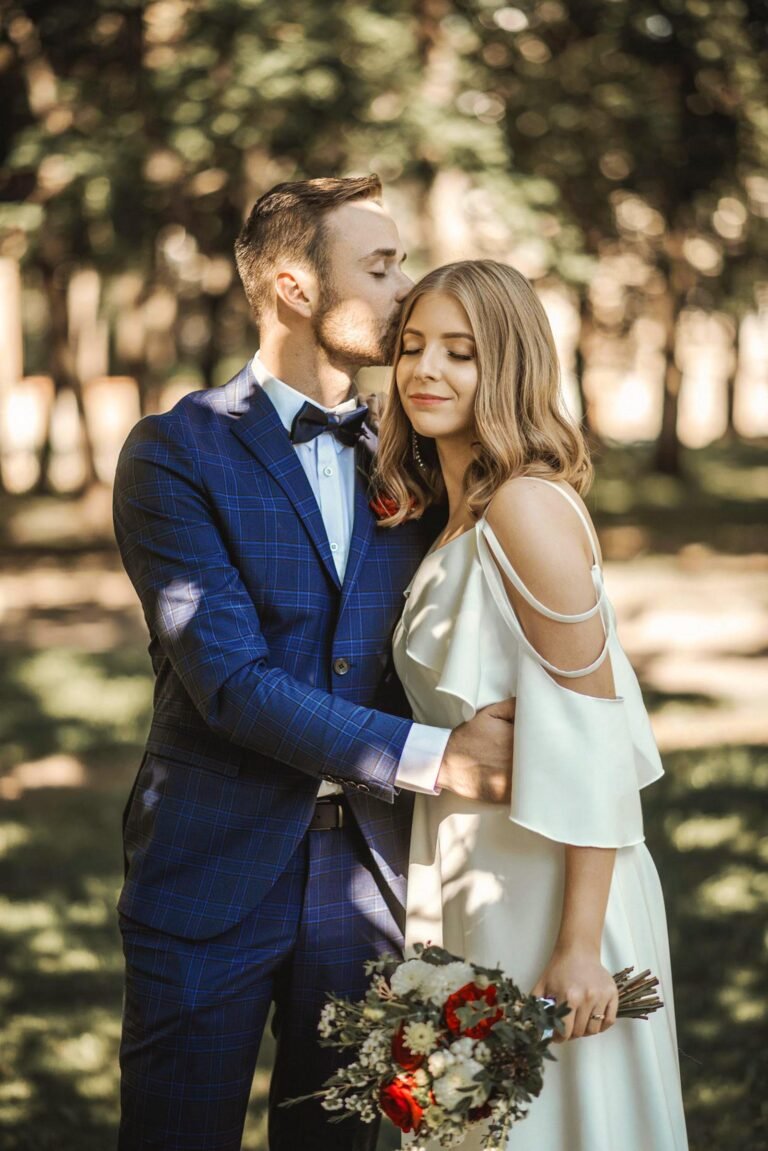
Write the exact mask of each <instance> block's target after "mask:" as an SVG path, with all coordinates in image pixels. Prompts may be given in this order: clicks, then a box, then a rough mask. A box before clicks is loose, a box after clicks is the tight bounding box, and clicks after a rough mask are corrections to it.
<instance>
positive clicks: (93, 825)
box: [0, 445, 768, 1151]
mask: <svg viewBox="0 0 768 1151" xmlns="http://www.w3.org/2000/svg"><path fill="white" fill-rule="evenodd" d="M642 463H643V453H642V452H640V453H635V454H633V453H630V452H626V451H625V452H620V453H619V452H611V453H608V455H607V456H606V457H605V458H604V459H603V460H602V461H601V463H600V470H599V482H598V484H597V487H596V491H595V495H594V498H593V500H592V503H593V506H595V507H596V509H597V518H598V523H599V526H600V529H601V534H602V536H603V539H604V541H605V544H606V548H605V550H606V552H607V553H608V554H609V555H612V556H613V557H614V558H619V559H621V558H625V559H628V560H630V561H631V560H632V559H633V558H634V557H637V556H641V555H644V554H652V555H653V556H654V557H662V558H661V559H660V560H659V562H660V563H663V564H665V565H667V566H668V567H669V568H670V569H671V568H672V567H673V566H674V565H675V564H676V563H677V557H678V555H679V553H680V551H681V549H691V548H693V549H704V550H705V551H707V552H711V554H712V556H713V562H715V561H717V562H722V563H723V565H724V571H725V572H726V575H727V572H728V571H729V570H730V569H729V567H728V565H729V564H730V563H732V561H731V559H730V557H733V556H742V557H746V556H747V555H749V556H751V557H754V554H755V552H758V551H761V550H763V548H764V546H765V544H766V543H767V542H768V540H766V524H765V517H764V509H762V508H761V507H760V498H761V497H762V496H764V495H765V494H767V493H768V467H766V453H765V451H764V450H763V449H762V448H758V447H755V446H745V445H740V446H739V445H737V446H736V447H732V448H725V447H723V448H715V449H711V450H709V451H708V452H707V453H689V454H688V456H687V457H686V461H685V465H686V468H687V471H688V475H689V482H688V485H687V486H684V485H681V484H679V483H678V482H676V481H669V480H661V481H660V480H659V479H658V477H655V478H654V477H645V476H644V475H643V472H642ZM91 510H92V509H91ZM78 515H79V513H78V507H77V505H76V504H74V503H73V502H72V501H69V502H66V503H62V502H61V501H55V500H53V501H51V500H47V501H46V500H42V499H36V500H34V501H31V502H29V501H23V500H20V499H9V498H8V497H6V499H5V500H4V501H2V502H1V503H0V540H2V541H3V542H4V544H5V545H6V546H5V549H4V552H5V555H6V556H7V557H8V558H6V559H4V560H3V561H2V563H0V610H2V596H3V589H4V588H5V589H6V590H7V589H8V588H9V587H12V588H13V593H14V600H15V602H14V600H11V599H10V597H9V596H6V603H5V616H4V618H2V623H3V626H4V628H5V630H6V640H7V642H6V647H5V652H4V659H3V661H2V664H0V796H3V797H4V798H2V799H0V892H2V893H3V894H2V896H1V897H0V1012H1V1013H2V1021H1V1022H0V1147H2V1148H3V1151H27V1149H28V1151H33V1149H34V1151H45V1149H47V1148H57V1149H58V1148H67V1149H68V1148H73V1149H76V1151H104V1148H106V1147H109V1146H112V1145H114V1138H115V1126H116V1121H117V1062H116V1053H117V1044H118V1039H119V1019H120V1005H121V954H120V942H119V936H118V933H117V929H116V924H115V915H114V903H115V900H116V896H117V891H118V888H119V884H120V880H121V868H122V860H121V855H120V842H119V839H120V837H119V827H120V816H121V811H122V807H123V804H124V802H125V798H126V796H127V793H128V788H129V786H130V781H131V778H132V775H133V772H134V771H135V767H136V765H137V763H138V761H139V758H140V754H141V742H142V739H143V736H144V733H145V731H146V728H147V722H148V717H149V709H150V706H151V680H150V676H149V664H148V659H147V656H146V651H145V640H144V635H143V627H142V624H141V621H140V618H139V615H138V612H137V610H136V607H135V605H134V603H133V598H132V594H131V592H130V589H127V590H125V592H124V591H123V590H121V589H122V584H121V583H120V582H119V577H118V575H117V573H118V572H119V563H118V561H117V559H116V557H115V555H114V553H113V551H112V550H110V548H109V544H108V540H109V530H108V524H106V523H105V521H104V519H103V517H102V518H99V517H98V516H93V515H91V514H89V515H87V516H84V517H83V516H80V521H79V522H81V525H82V528H81V530H80V531H78V530H77V523H78ZM664 557H666V558H664ZM753 563H754V560H753V559H749V560H747V559H746V558H744V559H743V561H742V560H739V561H738V564H739V566H740V567H741V566H744V567H747V566H749V564H753ZM116 580H117V581H118V582H117V583H116V582H115V581H116ZM14 581H15V582H14ZM35 581H37V582H35ZM38 588H39V589H42V590H38ZM46 589H48V591H46ZM49 591H50V594H49ZM649 595H650V596H652V595H653V589H652V588H650V589H649ZM750 658H753V659H754V665H755V667H756V668H757V667H758V665H759V664H760V665H761V666H762V663H764V661H765V658H766V653H765V651H764V650H762V651H761V650H759V649H758V650H756V651H755V652H754V653H752V654H751V656H750ZM646 670H648V685H647V686H648V691H647V697H646V698H647V700H648V703H649V706H650V707H651V709H652V710H653V711H654V712H656V713H657V714H659V715H660V716H662V715H664V714H665V710H666V709H669V708H678V709H680V708H682V709H685V713H686V715H690V725H691V734H692V736H693V735H694V734H695V729H696V725H697V721H698V719H699V717H701V716H703V715H706V714H708V713H710V712H711V711H712V710H713V709H717V708H719V707H720V706H721V700H720V698H719V696H718V692H717V690H716V688H712V689H711V690H709V689H707V690H704V689H701V690H698V689H697V690H695V691H694V690H688V689H687V688H685V687H684V686H683V687H681V688H675V689H674V690H672V688H671V687H670V688H669V689H665V688H664V687H663V686H659V684H658V683H654V682H653V677H652V674H651V673H652V670H653V661H651V662H650V664H649V665H648V669H646V667H645V664H644V665H643V674H644V675H645V674H646ZM665 766H666V769H667V774H666V776H665V777H664V779H663V780H662V781H660V782H659V783H657V784H656V785H654V787H653V788H650V789H649V790H648V791H647V792H646V793H645V797H644V806H645V814H646V830H647V835H648V843H649V847H650V849H651V851H652V854H653V856H654V858H655V859H656V862H657V864H658V867H659V871H660V873H661V876H662V882H663V886H664V890H665V897H666V901H667V910H668V916H669V922H670V929H671V943H672V948H673V965H674V972H675V976H676V985H675V993H676V1009H677V1016H678V1031H679V1040H680V1047H681V1067H682V1075H683V1083H684V1089H685V1097H686V1108H687V1114H688V1121H689V1133H690V1140H691V1148H692V1151H721V1149H722V1151H724V1149H726V1148H727V1149H728V1151H758V1149H759V1148H762V1147H764V1146H765V1145H766V1142H767V1141H768V1109H767V1108H766V1104H765V1102H764V1097H765V1091H764V1083H765V1077H766V1068H765V1063H764V1055H763V1048H764V1042H763V1040H764V1029H765V1012H766V1002H765V1000H766V993H765V978H764V970H765V959H764V950H763V949H764V939H765V935H766V929H767V928H768V914H766V906H768V900H767V899H766V895H768V882H767V881H766V869H765V864H766V855H767V854H768V853H766V849H765V843H764V841H761V839H760V830H761V818H760V817H761V809H762V807H763V805H762V803H761V800H762V795H763V794H764V793H765V786H766V783H768V754H767V753H766V750H765V748H762V747H760V746H756V745H755V744H754V743H750V742H749V741H748V740H746V739H744V740H738V739H736V740H734V742H732V743H729V744H727V745H726V744H722V745H721V744H717V745H715V746H706V747H703V748H699V749H698V750H695V751H694V750H691V749H686V748H683V749H680V750H676V751H674V752H670V753H668V754H667V755H666V756H665ZM270 1051H271V1047H270V1042H269V1039H267V1040H266V1042H265V1044H264V1047H263V1050H262V1056H261V1059H260V1065H259V1071H258V1073H257V1077H256V1080H255V1083H254V1092H253V1096H252V1101H251V1110H250V1115H249V1122H248V1126H247V1129H246V1137H245V1142H244V1145H243V1146H244V1148H245V1149H246V1151H263V1149H264V1148H265V1146H266V1143H265V1136H264V1102H265V1097H266V1088H267V1083H268V1068H269V1062H270ZM617 1151H620V1149H617ZM649 1151H652V1149H650V1148H649Z"/></svg>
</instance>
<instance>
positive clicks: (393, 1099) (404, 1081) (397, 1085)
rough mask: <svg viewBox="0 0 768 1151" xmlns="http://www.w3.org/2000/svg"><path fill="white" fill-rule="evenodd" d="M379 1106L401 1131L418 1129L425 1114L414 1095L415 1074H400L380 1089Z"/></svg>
mask: <svg viewBox="0 0 768 1151" xmlns="http://www.w3.org/2000/svg"><path fill="white" fill-rule="evenodd" d="M379 1106H380V1107H381V1109H382V1111H383V1112H384V1114H385V1115H386V1116H387V1118H388V1119H391V1120H392V1122H393V1123H394V1125H395V1127H399V1128H400V1130H401V1131H405V1132H408V1131H418V1129H419V1126H420V1125H421V1119H422V1116H423V1114H424V1112H423V1110H422V1108H421V1107H420V1106H419V1104H418V1103H417V1102H416V1100H415V1099H414V1097H413V1076H412V1075H398V1077H397V1079H393V1080H392V1082H391V1083H385V1084H384V1086H383V1087H382V1088H381V1090H380V1091H379Z"/></svg>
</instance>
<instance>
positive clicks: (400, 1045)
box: [392, 1023, 426, 1071]
mask: <svg viewBox="0 0 768 1151" xmlns="http://www.w3.org/2000/svg"><path fill="white" fill-rule="evenodd" d="M403 1027H404V1024H402V1023H401V1024H400V1026H399V1027H398V1029H397V1031H396V1032H395V1034H394V1035H393V1036H392V1058H393V1059H394V1060H395V1062H396V1063H399V1064H400V1066H401V1067H402V1068H403V1070H404V1071H415V1070H416V1068H417V1067H421V1065H422V1063H423V1062H424V1060H425V1058H426V1056H425V1055H414V1053H413V1052H412V1051H411V1049H410V1047H409V1046H408V1044H407V1043H406V1042H405V1039H404V1038H403Z"/></svg>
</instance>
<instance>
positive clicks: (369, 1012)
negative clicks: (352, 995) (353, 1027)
mask: <svg viewBox="0 0 768 1151" xmlns="http://www.w3.org/2000/svg"><path fill="white" fill-rule="evenodd" d="M363 1016H364V1017H365V1018H366V1019H370V1021H371V1023H380V1022H381V1020H382V1019H383V1018H384V1009H383V1008H381V1007H370V1006H368V1007H364V1008H363Z"/></svg>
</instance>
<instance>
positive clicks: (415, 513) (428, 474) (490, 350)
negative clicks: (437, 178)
mask: <svg viewBox="0 0 768 1151" xmlns="http://www.w3.org/2000/svg"><path fill="white" fill-rule="evenodd" d="M438 292H439V293H445V294H446V295H449V296H453V297H454V299H456V300H458V302H459V303H460V304H461V305H462V307H463V308H464V310H465V311H466V313H467V316H468V317H469V321H470V324H471V326H472V332H473V335H474V337H475V345H476V357H477V377H478V383H477V393H476V395H475V444H474V446H475V458H474V460H473V461H472V463H471V464H470V466H469V468H468V469H467V472H466V475H465V477H464V489H465V493H466V502H467V507H468V508H469V510H470V512H471V514H472V515H473V516H474V517H475V518H479V517H480V516H481V515H482V514H483V512H484V511H485V509H486V508H487V507H488V504H489V503H490V501H491V499H492V498H493V496H494V494H495V492H496V491H497V490H498V489H499V488H500V487H501V485H502V484H503V483H505V481H506V480H508V479H511V478H512V477H513V476H541V477H544V478H547V479H555V480H565V481H567V482H568V483H570V484H571V485H572V486H573V487H574V488H575V489H576V491H577V492H579V494H583V493H585V492H586V490H587V489H588V487H589V485H590V483H591V480H592V465H591V463H590V459H589V450H588V448H587V444H586V441H585V438H584V436H583V434H582V431H581V428H580V427H579V426H578V424H577V423H575V422H574V420H573V419H571V417H570V416H569V415H568V413H567V412H566V410H565V406H564V403H563V397H562V389H561V386H560V367H559V363H558V359H557V351H556V349H555V342H554V339H553V337H552V329H551V328H550V326H549V320H548V319H547V315H546V312H545V311H544V308H543V306H542V304H541V301H540V300H539V298H538V296H537V295H536V293H535V292H534V290H533V288H532V287H531V285H530V283H529V282H528V280H526V278H525V276H523V275H521V273H520V272H518V271H516V270H515V269H514V268H511V267H509V266H508V265H507V264H501V263H498V262H497V261H496V260H462V261H459V262H457V263H454V264H446V265H445V266H444V267H442V268H437V269H435V271H433V272H430V273H429V274H428V275H426V276H425V277H424V278H423V279H422V280H420V281H419V283H418V284H416V285H415V286H414V287H413V288H412V289H411V291H410V293H409V295H408V296H407V297H406V299H405V301H404V303H403V312H402V318H401V321H400V328H399V331H398V334H397V343H396V347H395V360H394V364H393V368H392V385H391V387H390V391H389V398H388V400H387V404H386V407H385V410H384V413H383V416H382V420H381V430H380V435H379V450H378V454H377V461H376V467H375V471H374V475H373V486H374V489H375V491H376V494H377V496H378V498H379V499H380V500H381V501H383V503H382V507H384V508H386V509H387V510H389V511H391V514H390V515H387V516H385V517H383V518H382V519H381V520H380V524H381V526H383V527H395V526H396V525H397V524H399V523H402V522H403V521H404V520H406V519H412V518H418V517H420V516H421V515H422V514H423V513H424V512H425V511H426V509H427V508H428V507H430V506H431V505H432V504H434V503H436V502H439V501H441V500H442V499H444V497H445V485H444V483H443V477H442V473H441V470H440V464H439V460H438V457H437V449H436V447H435V441H434V440H432V439H429V438H427V437H424V436H417V437H416V443H417V450H418V454H419V455H420V456H421V460H422V463H423V465H424V466H423V467H421V466H419V463H418V460H417V458H416V452H415V451H414V441H413V437H414V436H415V433H414V431H413V428H412V425H411V422H410V420H409V419H408V417H407V416H406V414H405V411H404V410H403V405H402V403H401V401H400V394H399V392H398V389H397V384H396V379H397V367H398V363H399V360H400V355H401V348H402V342H403V329H404V328H405V326H406V325H407V323H408V320H409V318H410V315H411V313H412V311H413V308H414V306H415V304H416V301H417V300H419V299H421V297H422V296H426V295H428V294H430V293H438ZM392 509H395V510H392Z"/></svg>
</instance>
